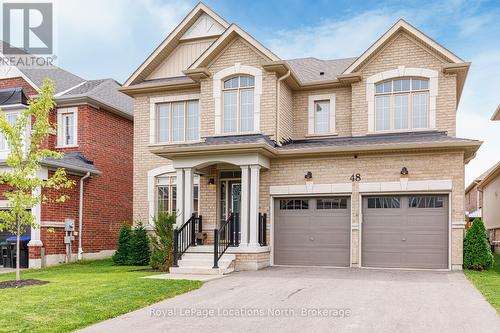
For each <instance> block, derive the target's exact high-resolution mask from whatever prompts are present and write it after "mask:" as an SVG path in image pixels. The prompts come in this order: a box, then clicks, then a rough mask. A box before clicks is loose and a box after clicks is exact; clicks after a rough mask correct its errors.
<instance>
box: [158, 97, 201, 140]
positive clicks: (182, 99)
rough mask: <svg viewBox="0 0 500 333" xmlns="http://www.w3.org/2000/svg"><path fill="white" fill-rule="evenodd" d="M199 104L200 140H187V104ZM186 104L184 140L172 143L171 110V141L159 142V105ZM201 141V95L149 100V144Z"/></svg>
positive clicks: (170, 122)
mask: <svg viewBox="0 0 500 333" xmlns="http://www.w3.org/2000/svg"><path fill="white" fill-rule="evenodd" d="M190 101H197V102H198V139H197V140H186V137H187V118H186V116H187V102H190ZM176 102H184V140H181V141H172V140H171V138H172V117H171V109H170V110H169V127H170V129H169V134H168V135H169V141H167V142H158V122H157V110H158V104H165V103H176ZM200 141H201V103H200V95H199V94H187V95H175V96H160V97H152V98H150V99H149V144H150V145H169V144H179V143H195V142H200Z"/></svg>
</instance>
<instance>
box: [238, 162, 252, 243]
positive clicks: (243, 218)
mask: <svg viewBox="0 0 500 333" xmlns="http://www.w3.org/2000/svg"><path fill="white" fill-rule="evenodd" d="M248 171H249V170H248V165H243V166H241V207H240V229H241V240H240V246H247V245H248V213H249V212H250V210H249V207H248V199H249V197H250V196H249V192H250V182H249V177H248Z"/></svg>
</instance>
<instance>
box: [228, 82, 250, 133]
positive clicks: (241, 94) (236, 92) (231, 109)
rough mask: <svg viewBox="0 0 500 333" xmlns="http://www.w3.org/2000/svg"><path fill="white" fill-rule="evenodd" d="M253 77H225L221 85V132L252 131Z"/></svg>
mask: <svg viewBox="0 0 500 333" xmlns="http://www.w3.org/2000/svg"><path fill="white" fill-rule="evenodd" d="M254 94H255V78H254V77H253V76H250V75H240V76H235V77H232V78H230V79H227V80H225V81H224V83H223V87H222V105H223V113H222V119H223V132H224V133H241V132H253V131H254V130H255V128H254V117H255V115H254Z"/></svg>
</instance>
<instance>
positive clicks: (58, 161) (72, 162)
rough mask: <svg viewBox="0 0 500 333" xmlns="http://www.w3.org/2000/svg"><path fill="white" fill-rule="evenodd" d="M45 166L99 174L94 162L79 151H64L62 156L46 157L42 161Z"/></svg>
mask: <svg viewBox="0 0 500 333" xmlns="http://www.w3.org/2000/svg"><path fill="white" fill-rule="evenodd" d="M42 163H43V164H44V165H46V166H52V167H56V168H65V169H67V170H72V171H77V172H79V173H87V172H90V173H91V174H100V173H101V172H100V171H99V170H97V168H96V167H95V165H94V163H93V162H92V161H89V160H88V159H86V158H85V156H84V155H83V154H82V153H80V152H74V153H66V154H64V156H63V157H62V158H47V159H45V161H43V162H42Z"/></svg>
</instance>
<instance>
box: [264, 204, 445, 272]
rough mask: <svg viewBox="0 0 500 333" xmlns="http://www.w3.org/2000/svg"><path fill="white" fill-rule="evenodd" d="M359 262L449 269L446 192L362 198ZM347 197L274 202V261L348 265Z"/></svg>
mask: <svg viewBox="0 0 500 333" xmlns="http://www.w3.org/2000/svg"><path fill="white" fill-rule="evenodd" d="M362 204H363V222H362V227H361V239H360V240H361V264H362V266H363V267H380V268H382V267H383V268H385V267H387V268H391V267H393V268H447V267H448V230H449V229H448V228H449V227H448V200H447V196H445V195H409V196H377V197H363V200H362ZM350 215H351V203H350V198H349V197H325V198H315V197H305V198H282V199H276V200H275V207H274V216H275V217H274V223H275V229H274V263H275V264H276V265H304V266H340V267H342V266H344V267H346V266H349V265H350V243H351V223H350Z"/></svg>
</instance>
